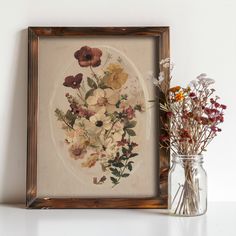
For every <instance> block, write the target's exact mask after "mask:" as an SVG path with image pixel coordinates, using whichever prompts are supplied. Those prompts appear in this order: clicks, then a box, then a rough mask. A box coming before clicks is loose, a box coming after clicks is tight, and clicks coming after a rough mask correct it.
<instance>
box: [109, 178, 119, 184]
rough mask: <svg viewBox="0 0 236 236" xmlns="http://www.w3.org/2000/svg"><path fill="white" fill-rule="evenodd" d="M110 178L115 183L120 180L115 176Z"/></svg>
mask: <svg viewBox="0 0 236 236" xmlns="http://www.w3.org/2000/svg"><path fill="white" fill-rule="evenodd" d="M110 179H111V181H112V182H113V183H114V184H116V183H117V182H118V180H117V179H116V178H114V177H110Z"/></svg>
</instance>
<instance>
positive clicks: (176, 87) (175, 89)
mask: <svg viewBox="0 0 236 236" xmlns="http://www.w3.org/2000/svg"><path fill="white" fill-rule="evenodd" d="M180 89H181V87H180V86H175V87H173V88H170V89H169V91H170V92H172V93H176V92H178V91H179V90H180Z"/></svg>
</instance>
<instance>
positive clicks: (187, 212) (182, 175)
mask: <svg viewBox="0 0 236 236" xmlns="http://www.w3.org/2000/svg"><path fill="white" fill-rule="evenodd" d="M202 164H203V156H202V155H176V154H174V155H173V158H172V166H171V169H170V171H169V176H168V186H169V194H168V195H169V199H168V206H169V212H170V214H172V215H179V216H198V215H202V214H205V213H206V211H207V175H206V171H205V170H204V168H203V166H202Z"/></svg>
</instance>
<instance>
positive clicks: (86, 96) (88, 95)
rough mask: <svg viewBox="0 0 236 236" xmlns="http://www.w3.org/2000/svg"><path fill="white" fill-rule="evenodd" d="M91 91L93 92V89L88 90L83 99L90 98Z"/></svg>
mask: <svg viewBox="0 0 236 236" xmlns="http://www.w3.org/2000/svg"><path fill="white" fill-rule="evenodd" d="M93 91H94V89H90V90H89V91H88V92H87V93H86V94H85V99H87V98H88V97H90V96H91V95H93Z"/></svg>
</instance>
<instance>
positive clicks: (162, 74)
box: [158, 71, 165, 83]
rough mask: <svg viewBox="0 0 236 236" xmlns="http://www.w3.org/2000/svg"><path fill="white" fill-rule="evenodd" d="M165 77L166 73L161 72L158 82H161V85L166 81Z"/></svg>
mask: <svg viewBox="0 0 236 236" xmlns="http://www.w3.org/2000/svg"><path fill="white" fill-rule="evenodd" d="M164 76H165V74H164V72H163V71H161V72H160V73H159V76H158V81H159V83H161V82H162V81H163V80H164V79H165V77H164Z"/></svg>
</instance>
